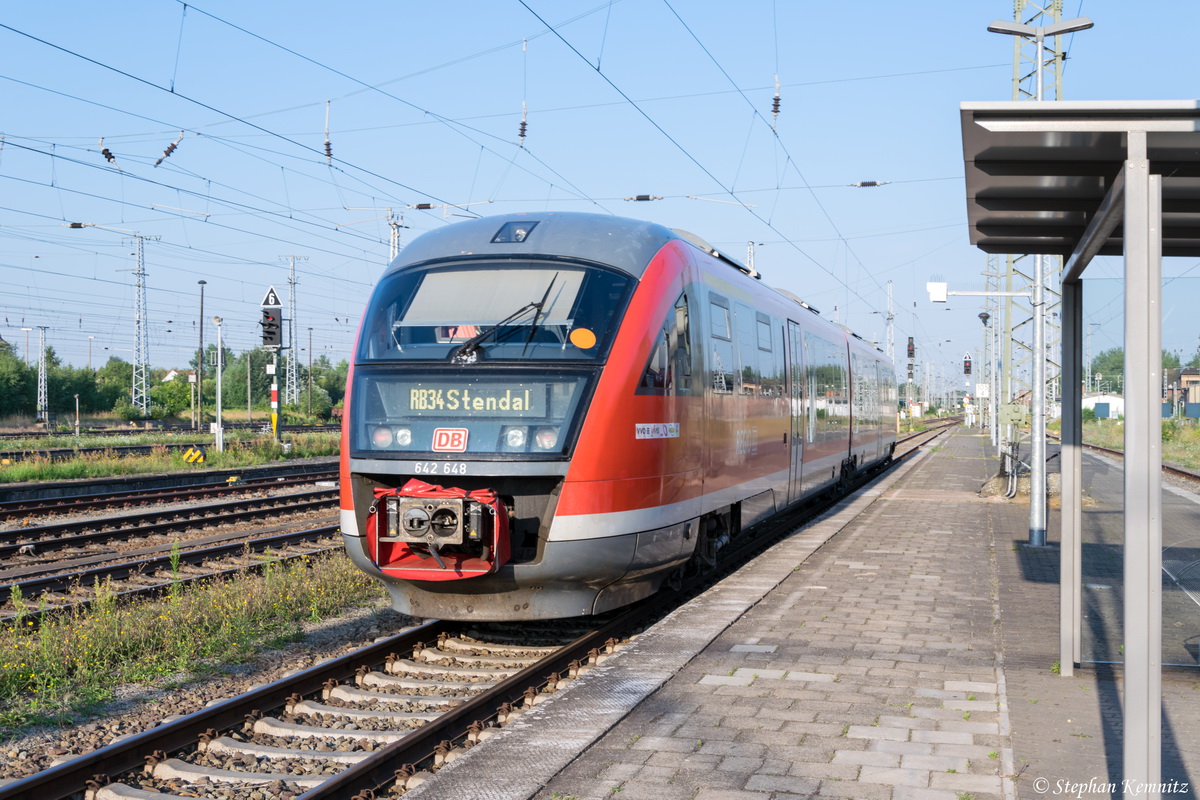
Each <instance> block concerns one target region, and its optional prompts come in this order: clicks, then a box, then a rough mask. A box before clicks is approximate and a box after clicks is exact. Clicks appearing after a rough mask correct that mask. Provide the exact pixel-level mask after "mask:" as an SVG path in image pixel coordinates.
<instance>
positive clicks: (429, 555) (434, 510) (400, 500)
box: [367, 478, 510, 581]
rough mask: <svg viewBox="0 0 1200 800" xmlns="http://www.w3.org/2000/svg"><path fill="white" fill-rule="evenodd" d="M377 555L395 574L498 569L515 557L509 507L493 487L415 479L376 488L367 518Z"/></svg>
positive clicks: (453, 576)
mask: <svg viewBox="0 0 1200 800" xmlns="http://www.w3.org/2000/svg"><path fill="white" fill-rule="evenodd" d="M367 543H368V546H369V548H370V554H371V560H372V561H374V562H375V565H376V566H378V567H379V569H380V570H382V571H383V572H385V573H386V574H388V575H389V576H391V577H394V578H401V579H405V580H425V581H446V580H461V579H463V578H473V577H477V576H479V575H487V574H489V573H492V572H495V571H496V570H497V569H499V568H500V567H501V566H503V565H504V564H505V563H507V562H508V559H509V549H510V548H509V519H508V509H507V508H506V507H505V505H504V503H503V502H502V501H501V499H500V497H499V495H497V494H496V492H494V491H492V490H490V489H477V490H475V491H470V492H468V491H467V490H465V489H458V488H453V487H450V488H447V487H442V486H436V485H434V484H430V483H425V482H424V481H421V480H418V479H416V478H413V479H411V480H409V482H408V483H406V484H404V486H402V487H400V488H398V489H376V490H375V503H374V505H372V507H371V511H370V514H369V516H368V522H367Z"/></svg>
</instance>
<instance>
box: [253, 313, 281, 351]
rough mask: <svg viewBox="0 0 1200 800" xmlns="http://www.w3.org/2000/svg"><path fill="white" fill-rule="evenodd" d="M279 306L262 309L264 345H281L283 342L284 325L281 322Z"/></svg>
mask: <svg viewBox="0 0 1200 800" xmlns="http://www.w3.org/2000/svg"><path fill="white" fill-rule="evenodd" d="M279 311H280V310H279V309H278V308H264V309H263V310H262V321H261V322H260V323H259V324H260V325H262V343H263V347H279V346H280V345H282V344H283V326H282V325H280V323H279Z"/></svg>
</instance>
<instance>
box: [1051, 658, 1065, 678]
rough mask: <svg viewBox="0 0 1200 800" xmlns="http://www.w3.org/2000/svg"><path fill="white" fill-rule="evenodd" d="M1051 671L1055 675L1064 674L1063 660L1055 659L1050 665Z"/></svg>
mask: <svg viewBox="0 0 1200 800" xmlns="http://www.w3.org/2000/svg"><path fill="white" fill-rule="evenodd" d="M1050 672H1051V673H1052V674H1054V675H1062V662H1061V661H1055V662H1054V663H1053V664H1051V665H1050Z"/></svg>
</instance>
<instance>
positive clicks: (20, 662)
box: [0, 551, 383, 735]
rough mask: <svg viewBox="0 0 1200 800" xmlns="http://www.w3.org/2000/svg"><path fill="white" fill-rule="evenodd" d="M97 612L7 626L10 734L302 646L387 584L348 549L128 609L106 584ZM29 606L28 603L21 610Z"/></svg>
mask: <svg viewBox="0 0 1200 800" xmlns="http://www.w3.org/2000/svg"><path fill="white" fill-rule="evenodd" d="M97 589H98V593H97V595H96V598H95V601H94V602H93V604H92V606H91V607H90V608H87V609H83V610H79V611H75V612H69V613H64V614H62V615H50V616H49V617H47V618H46V619H43V620H42V622H41V625H40V626H34V625H33V624H32V623H30V622H29V621H28V620H23V619H20V618H17V619H16V620H15V622H11V623H9V624H8V625H6V626H5V627H4V628H0V728H3V729H4V730H5V731H6V732H7V733H10V734H12V735H20V733H21V729H22V728H25V727H27V726H30V725H33V724H43V723H66V722H70V721H71V720H72V719H74V718H75V717H76V716H77V715H78V714H80V713H86V712H87V711H88V710H89V709H92V708H94V707H95V706H96V705H97V704H98V703H101V702H104V701H106V700H109V699H110V698H112V697H113V696H114V692H115V690H116V689H117V687H119V686H121V685H124V684H145V685H151V684H155V683H158V682H161V681H163V680H165V679H170V677H171V676H181V675H183V676H187V675H203V674H207V673H212V672H214V671H216V670H219V669H220V668H221V666H223V665H229V664H235V663H240V662H244V661H247V660H249V659H250V658H251V657H253V656H254V654H256V653H258V652H260V651H262V650H264V649H270V648H274V647H278V646H279V645H281V644H283V643H286V642H289V641H295V640H297V639H298V638H299V637H300V635H301V630H302V625H303V623H305V622H316V621H319V620H321V619H325V618H327V617H330V616H336V615H338V614H341V613H343V612H344V611H346V610H348V609H350V608H354V607H359V606H363V605H366V604H368V603H370V602H372V601H374V600H377V599H378V598H380V597H381V596H382V594H383V589H382V587H381V586H380V584H379V583H377V582H376V581H375V580H373V579H372V578H370V577H368V576H367V575H365V574H364V573H362V572H360V571H359V570H358V569H356V568H355V567H354V566H353V565H352V564H351V563H350V560H349V559H348V558H347V557H346V556H345V554H344V553H342V552H340V551H339V552H335V553H332V554H328V555H323V556H318V557H314V558H312V559H304V560H301V561H294V562H290V563H288V564H284V565H279V564H276V565H273V566H271V567H269V568H267V569H264V571H263V573H262V574H260V575H243V576H238V577H235V578H233V579H229V580H217V581H213V582H205V583H201V584H199V585H198V586H193V587H190V588H188V589H187V590H186V591H177V592H172V593H171V594H170V595H169V596H168V597H166V598H163V599H161V600H154V601H140V602H133V603H128V604H119V603H117V602H116V600H115V599H114V595H113V592H112V591H111V589H110V588H108V587H106V586H103V585H101V586H98V587H97ZM18 605H19V603H18Z"/></svg>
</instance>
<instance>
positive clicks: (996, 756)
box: [988, 750, 1000, 760]
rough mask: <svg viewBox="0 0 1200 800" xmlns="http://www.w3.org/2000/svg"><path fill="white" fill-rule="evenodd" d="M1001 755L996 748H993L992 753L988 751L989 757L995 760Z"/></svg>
mask: <svg viewBox="0 0 1200 800" xmlns="http://www.w3.org/2000/svg"><path fill="white" fill-rule="evenodd" d="M999 757H1000V754H999V753H997V752H996V751H995V750H992V751H991V752H990V753H988V758H990V759H993V760H995V759H997V758H999Z"/></svg>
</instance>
